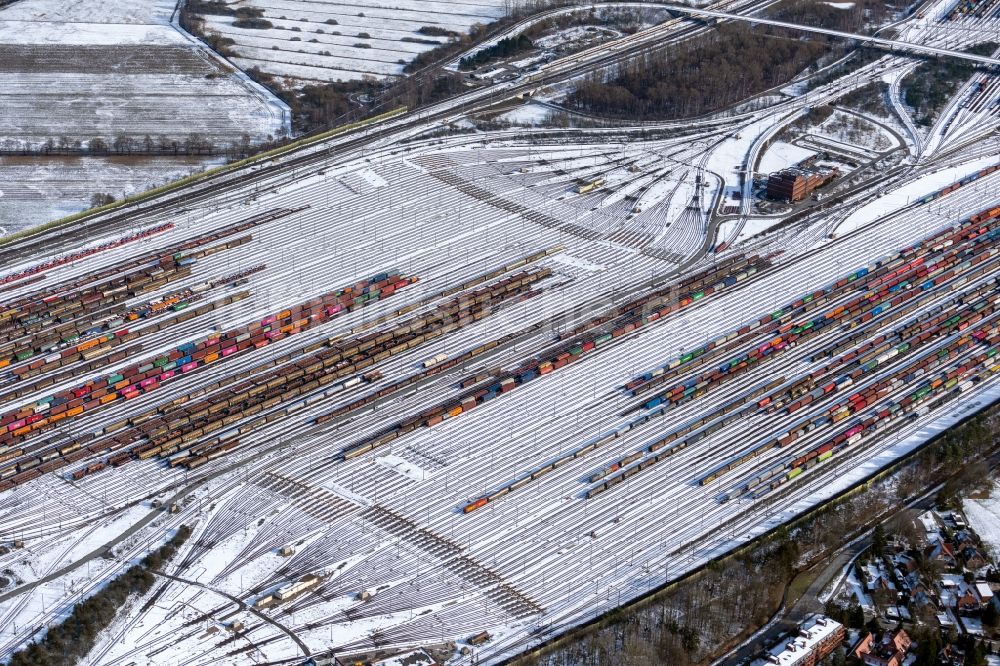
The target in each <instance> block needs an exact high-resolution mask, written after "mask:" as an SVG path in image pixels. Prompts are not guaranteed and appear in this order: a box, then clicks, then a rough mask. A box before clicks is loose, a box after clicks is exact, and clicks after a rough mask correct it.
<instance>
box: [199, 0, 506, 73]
mask: <svg viewBox="0 0 1000 666" xmlns="http://www.w3.org/2000/svg"><path fill="white" fill-rule="evenodd" d="M238 4H239V7H241V8H242V7H246V8H256V9H260V10H263V19H264V20H266V21H268V22H270V23H271V26H272V27H270V28H266V29H248V28H239V27H235V26H234V25H233V21H234V18H235V17H233V16H219V15H207V16H205V24H206V28H208V29H209V30H211V31H213V32H217V33H220V34H222V35H223V36H225V37H229V38H231V39H233V40H235V42H236V44H235V45H234V46H232V47H231V49H232V50H233V51H234V52H235V53H236V54H237V56H236V57H234V58H233V62H235V63H236V64H237V65H238V66H240V67H242V68H244V69H248V68H250V67H259V68H260V69H261V70H263V71H264V72H267V73H269V74H273V75H275V76H278V77H280V78H284V79H287V83H289V84H291V85H296V84H302V83H304V82H309V81H323V82H327V81H352V80H359V79H361V78H362V77H365V76H369V77H375V78H378V79H384V78H386V77H393V76H398V75H400V74H402V73H403V67H404V65H406V64H407V63H408V62H410V61H411V60H413V58H415V57H416V56H417V55H418V54H420V53H423V52H424V51H428V50H430V49H433V48H435V47H436V46H438V45H439V44H443V43H445V42H447V41H448V39H449V37H448V36H447V35H435V34H427V33H426V32H425V33H421V32H420V29H421V28H423V27H428V28H432V29H438V30H447V31H451V32H454V33H465V32H468V31H469V29H470V28H471V27H472V26H473V25H476V24H487V23H491V22H493V21H495V20H497V19H498V18H500V17H502V16H503V15H504V14H505V13H506V12H507V10H508V9H509V8H510V7H511V6H516V5H517V4H518V1H517V0H514V2H511V0H461V1H459V2H446V1H443V0H398V1H397V2H394V3H385V2H380V1H379V0H357V1H355V2H350V3H347V2H339V1H336V0H319V1H309V2H306V1H304V0H247V1H246V2H240V3H238Z"/></svg>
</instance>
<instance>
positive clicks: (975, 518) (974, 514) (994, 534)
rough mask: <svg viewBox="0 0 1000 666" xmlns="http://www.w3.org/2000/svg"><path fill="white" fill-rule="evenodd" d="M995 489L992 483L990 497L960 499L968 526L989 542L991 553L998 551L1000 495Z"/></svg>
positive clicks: (999, 541)
mask: <svg viewBox="0 0 1000 666" xmlns="http://www.w3.org/2000/svg"><path fill="white" fill-rule="evenodd" d="M997 490H998V489H997V486H996V485H995V484H994V486H993V489H992V491H991V493H990V497H988V498H986V499H965V500H962V509H963V510H964V511H965V515H966V517H967V518H968V519H969V526H970V527H971V528H972V529H973V530H974V531H975V532H976V534H978V535H979V536H980V537H982V539H983V541H985V542H986V543H987V544H989V546H990V550H991V551H992V552H993V553H1000V495H998V494H997Z"/></svg>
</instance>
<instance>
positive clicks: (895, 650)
mask: <svg viewBox="0 0 1000 666" xmlns="http://www.w3.org/2000/svg"><path fill="white" fill-rule="evenodd" d="M912 644H913V641H912V640H910V636H909V634H907V633H906V630H904V629H902V628H900V629H897V630H895V631H887V632H885V633H884V634H883V635H882V638H881V639H880V640H876V639H875V637H874V636H873V635H872V634H871V633H868V634H866V635H865V636H863V637H862V638H861V640H859V641H858V642H857V644H856V645H855V646H854V648H853V649H852V650H851V654H853V655H854V656H855V657H857V658H858V659H859V660H861V661H862V662H863V663H864V664H866V666H902V663H903V661H904V660H905V659H906V653H907V652H908V651H909V649H910V645H912Z"/></svg>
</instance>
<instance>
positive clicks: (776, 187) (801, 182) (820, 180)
mask: <svg viewBox="0 0 1000 666" xmlns="http://www.w3.org/2000/svg"><path fill="white" fill-rule="evenodd" d="M836 177H837V171H836V170H835V169H804V168H793V169H785V170H784V171H778V172H776V173H772V174H771V175H770V176H768V178H767V197H768V198H769V199H776V200H778V201H802V200H803V199H806V198H808V197H809V195H810V194H812V193H813V191H814V190H815V189H816V188H817V187H821V186H822V185H826V184H827V183H829V182H830V181H831V180H833V179H834V178H836Z"/></svg>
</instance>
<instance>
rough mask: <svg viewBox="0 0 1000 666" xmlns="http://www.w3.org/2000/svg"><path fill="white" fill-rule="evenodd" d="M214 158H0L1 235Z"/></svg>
mask: <svg viewBox="0 0 1000 666" xmlns="http://www.w3.org/2000/svg"><path fill="white" fill-rule="evenodd" d="M220 161H221V158H218V157H202V158H199V157H185V156H179V157H169V156H162V157H143V156H133V157H128V156H124V157H77V156H69V157H60V156H53V157H18V156H12V155H8V156H0V173H2V174H3V177H4V181H3V185H0V227H2V228H3V231H2V232H0V234H3V235H6V234H10V233H14V232H17V231H20V230H21V229H24V228H26V227H30V226H33V225H37V224H43V223H45V222H48V221H49V220H54V219H58V218H60V217H63V216H66V215H70V214H72V213H76V212H79V211H81V210H86V209H87V208H89V207H90V205H91V203H90V200H91V197H92V196H93V195H94V193H96V192H101V193H106V194H110V195H112V196H113V197H115V198H116V199H121V198H122V197H123V196H124V195H125V194H131V193H134V192H137V191H142V190H145V189H147V188H149V187H152V186H155V185H160V184H163V183H165V182H169V181H172V180H176V179H177V178H181V177H183V176H186V175H187V174H189V173H191V172H193V171H200V170H202V169H204V168H206V167H208V166H212V165H215V164H218V163H219V162H220Z"/></svg>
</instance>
